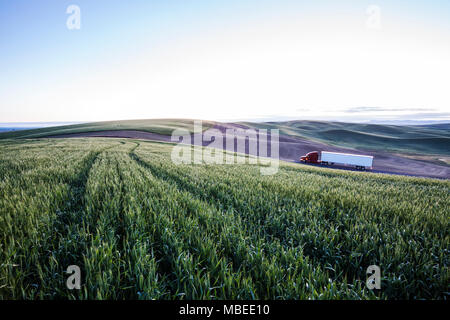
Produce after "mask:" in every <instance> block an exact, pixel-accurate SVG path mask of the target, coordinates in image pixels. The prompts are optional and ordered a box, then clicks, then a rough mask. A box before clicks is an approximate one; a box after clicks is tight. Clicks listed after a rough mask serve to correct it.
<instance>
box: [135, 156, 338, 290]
mask: <svg viewBox="0 0 450 320" xmlns="http://www.w3.org/2000/svg"><path fill="white" fill-rule="evenodd" d="M135 150H136V148H134V150H133V154H130V157H132V158H133V159H134V160H135V161H136V162H137V163H138V164H139V165H140V166H141V167H142V168H143V169H144V170H146V171H147V170H148V171H150V173H151V174H152V175H153V176H154V177H155V178H156V179H158V180H160V181H162V182H163V183H165V184H167V185H172V186H173V187H175V189H176V190H178V191H179V192H181V193H186V194H188V195H190V196H191V197H192V199H193V200H194V201H200V202H201V203H203V204H204V205H205V206H206V207H207V208H211V210H213V211H215V212H218V213H220V212H222V210H223V208H220V206H218V205H217V204H216V203H214V202H213V203H211V202H208V201H207V199H208V198H207V197H206V195H205V197H202V196H200V195H198V194H196V193H195V191H194V190H193V189H195V190H197V187H195V186H193V187H191V188H190V184H189V183H188V182H184V181H182V180H181V179H180V178H179V177H178V176H176V175H175V174H171V173H169V172H168V171H167V170H165V169H163V168H161V169H160V170H162V171H164V172H160V171H158V170H157V169H156V168H155V167H154V166H153V165H152V164H150V163H148V162H146V161H144V160H142V159H141V158H140V157H139V156H138V155H137V154H135V153H134V151H135ZM180 174H181V173H180ZM206 193H207V194H208V195H209V196H210V197H211V198H213V199H214V198H215V196H214V195H213V194H209V192H206ZM211 198H210V199H211ZM233 217H234V218H235V219H239V220H241V219H242V217H241V216H239V215H238V216H235V215H234V214H233ZM199 218H200V217H197V219H199ZM244 220H245V218H244ZM245 225H246V224H245V223H244V224H242V223H240V224H239V226H238V227H237V228H238V229H239V231H240V232H241V233H242V232H243V233H246V232H248V230H247V229H246V227H245ZM204 230H205V231H206V232H208V230H207V229H204ZM216 233H217V234H221V232H220V231H219V232H216ZM238 233H239V232H238ZM258 234H259V235H258V236H256V238H254V239H253V240H252V241H251V243H246V244H244V247H245V248H246V249H245V252H244V253H243V252H240V253H239V254H237V252H236V249H237V243H234V246H233V244H231V247H229V245H230V243H228V240H225V239H221V237H220V236H219V237H217V238H215V237H212V238H211V239H212V240H213V241H219V242H220V243H221V245H220V248H221V249H222V250H223V251H222V253H221V254H222V257H224V258H225V259H226V260H228V262H231V263H232V273H233V274H235V273H238V274H241V273H242V272H244V273H243V274H244V276H249V277H250V279H254V281H251V283H252V286H255V287H254V289H256V290H255V291H254V292H255V293H257V295H258V296H259V297H260V298H269V297H273V296H278V295H279V294H284V292H281V293H280V292H279V293H277V294H274V293H270V294H269V293H267V292H266V291H265V289H262V288H260V287H259V286H260V285H261V279H262V278H260V277H261V274H267V273H268V272H269V273H270V270H271V269H270V268H272V266H267V265H263V263H262V262H263V261H264V260H266V259H272V258H270V257H272V254H273V252H272V249H273V248H272V249H270V248H268V251H267V252H265V254H264V255H265V258H262V259H263V260H261V261H259V260H258V258H256V260H255V261H253V257H252V256H253V255H254V252H253V251H251V250H250V251H249V248H250V247H252V246H254V245H256V246H258V244H260V242H261V241H262V240H263V239H265V240H264V241H268V242H269V243H273V244H274V245H275V246H276V244H275V242H273V238H272V235H271V234H270V233H267V234H265V235H264V236H263V238H261V234H260V233H258ZM239 237H240V238H241V239H242V235H240V236H239ZM222 240H225V242H223V243H222ZM244 242H246V241H244ZM227 243H228V245H227ZM240 245H241V246H242V243H241V244H240ZM269 247H270V246H269ZM277 250H286V252H290V251H292V250H297V249H296V248H292V247H291V248H285V247H282V248H281V247H280V248H278V249H277ZM242 254H243V255H244V256H242ZM236 259H237V260H236ZM277 260H278V258H277ZM313 260H314V259H313ZM249 261H253V262H252V263H250V264H248V262H249ZM252 264H253V265H254V266H257V267H251V265H252ZM303 267H304V268H305V270H307V269H309V268H311V270H310V271H309V272H310V274H316V273H319V274H321V275H326V279H328V278H329V272H328V271H326V270H323V268H322V266H321V265H320V264H319V265H315V266H310V265H303ZM268 268H269V269H268ZM244 270H245V271H244ZM285 271H286V272H293V269H292V268H289V269H287V270H285ZM297 272H299V271H296V272H294V273H293V274H292V276H297V275H298V273H297ZM284 276H285V275H283V276H280V277H278V278H275V280H274V278H271V279H272V281H275V282H274V283H278V281H280V280H281V279H282V278H283V277H284ZM258 279H259V280H258ZM336 280H337V279H336ZM274 290H276V289H274ZM291 290H292V289H291ZM290 294H292V292H290Z"/></svg>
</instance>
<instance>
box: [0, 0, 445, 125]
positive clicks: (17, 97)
mask: <svg viewBox="0 0 450 320" xmlns="http://www.w3.org/2000/svg"><path fill="white" fill-rule="evenodd" d="M71 5H75V6H77V8H79V13H80V14H79V16H76V15H74V13H75V12H74V11H70V12H69V13H67V9H68V7H69V6H71ZM78 17H79V19H77V18H78ZM77 21H79V22H80V23H79V28H77V24H76V22H77ZM68 22H69V27H71V28H69V27H68ZM74 26H75V28H73V27H74ZM449 84H450V1H447V0H446V1H415V0H409V1H403V0H397V1H376V0H373V1H364V0H359V1H350V0H348V1H336V0H334V1H326V0H322V1H320V0H319V1H293V0H240V1H236V0H226V1H214V0H209V1H206V0H167V1H152V0H145V1H144V0H130V1H119V0H108V1H104V0H96V1H91V0H73V1H63V0H60V1H56V0H52V1H50V0H14V1H9V0H0V123H7V122H53V121H58V122H62V121H70V122H80V121H102V120H122V119H147V118H195V119H208V120H219V121H233V120H257V121H269V120H288V119H319V120H321V119H322V120H339V121H346V120H348V121H368V120H374V119H379V120H380V119H381V120H386V121H391V120H406V121H409V120H411V121H413V120H441V121H443V120H449V121H450V90H449V87H450V86H449Z"/></svg>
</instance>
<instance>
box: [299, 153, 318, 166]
mask: <svg viewBox="0 0 450 320" xmlns="http://www.w3.org/2000/svg"><path fill="white" fill-rule="evenodd" d="M300 161H301V162H305V163H320V161H319V152H318V151H312V152H309V153H307V154H306V155H305V156H303V157H300Z"/></svg>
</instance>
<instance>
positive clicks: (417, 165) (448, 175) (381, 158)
mask: <svg viewBox="0 0 450 320" xmlns="http://www.w3.org/2000/svg"><path fill="white" fill-rule="evenodd" d="M213 129H217V130H219V131H220V132H221V133H222V134H225V130H226V129H245V127H244V126H240V125H239V126H238V125H235V124H226V123H221V124H217V125H215V126H214V128H213ZM241 135H242V134H241ZM81 137H109V138H131V139H143V140H154V141H164V142H170V141H171V137H170V136H165V135H161V134H156V133H150V132H143V131H133V130H121V131H98V132H85V133H74V134H64V135H57V136H51V138H81ZM186 138H189V137H186ZM190 138H191V140H192V143H194V140H198V141H201V140H202V139H201V136H200V135H198V136H196V135H191V137H190ZM192 138H194V139H192ZM195 138H197V139H195ZM199 138H200V139H199ZM184 141H185V142H186V141H188V140H186V139H185V140H184ZM252 141H253V140H252ZM253 142H255V141H253ZM256 142H257V141H256ZM209 143H210V141H203V142H202V145H204V146H207V145H208V144H209ZM225 147H226V146H225V141H224V143H223V148H225ZM268 149H269V153H270V144H269V148H268ZM310 151H331V152H343V153H354V154H365V155H372V156H373V157H374V161H373V170H371V171H372V172H378V173H388V174H401V175H409V176H418V177H429V178H441V179H450V167H449V166H445V165H438V164H435V163H431V162H427V161H420V160H414V159H409V158H405V157H400V156H397V155H393V154H390V153H388V152H381V151H360V150H354V149H348V148H341V147H336V146H330V145H327V144H324V143H320V142H316V141H311V140H306V139H302V138H298V137H291V136H286V135H280V137H279V157H280V159H281V160H285V161H290V162H297V161H298V159H299V158H300V157H301V156H302V155H304V154H306V153H308V152H310ZM245 153H247V154H248V153H251V152H249V142H248V141H247V142H246V149H245ZM251 154H253V153H251ZM254 155H257V154H254ZM333 168H336V169H345V170H353V169H351V168H347V167H337V166H333Z"/></svg>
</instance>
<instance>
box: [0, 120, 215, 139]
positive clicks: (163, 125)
mask: <svg viewBox="0 0 450 320" xmlns="http://www.w3.org/2000/svg"><path fill="white" fill-rule="evenodd" d="M202 123H203V129H206V128H208V127H211V126H213V125H214V122H212V121H203V122H202ZM179 128H181V129H186V130H188V131H189V132H193V130H194V126H193V120H189V119H143V120H121V121H103V122H91V123H84V124H74V125H65V126H57V127H48V128H40V129H32V130H20V131H9V132H1V133H0V139H16V138H18V139H31V138H42V137H51V136H57V135H63V134H71V133H83V132H98V131H111V130H118V131H120V130H136V131H144V132H151V133H158V134H162V135H171V134H172V132H173V131H174V130H175V129H179Z"/></svg>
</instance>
